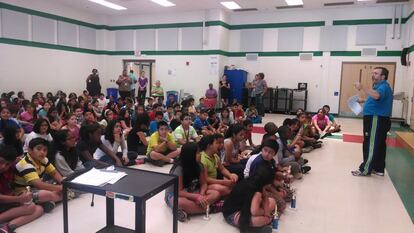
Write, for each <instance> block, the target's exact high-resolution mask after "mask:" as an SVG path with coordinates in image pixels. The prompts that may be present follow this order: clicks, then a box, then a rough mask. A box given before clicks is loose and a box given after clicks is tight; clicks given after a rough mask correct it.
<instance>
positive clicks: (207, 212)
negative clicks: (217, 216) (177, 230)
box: [203, 205, 210, 221]
mask: <svg viewBox="0 0 414 233" xmlns="http://www.w3.org/2000/svg"><path fill="white" fill-rule="evenodd" d="M203 219H204V220H206V221H209V220H210V205H207V208H206V215H204V218H203Z"/></svg>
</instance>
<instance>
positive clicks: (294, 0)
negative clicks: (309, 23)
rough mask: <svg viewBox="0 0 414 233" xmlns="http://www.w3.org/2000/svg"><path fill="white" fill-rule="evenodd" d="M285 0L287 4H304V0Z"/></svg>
mask: <svg viewBox="0 0 414 233" xmlns="http://www.w3.org/2000/svg"><path fill="white" fill-rule="evenodd" d="M285 1H286V4H288V5H289V6H297V5H303V1H302V0H285Z"/></svg>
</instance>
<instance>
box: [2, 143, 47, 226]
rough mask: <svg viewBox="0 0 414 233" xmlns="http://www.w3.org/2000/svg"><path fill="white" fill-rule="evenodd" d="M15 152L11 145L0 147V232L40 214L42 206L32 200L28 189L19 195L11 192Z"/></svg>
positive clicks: (24, 222) (33, 218) (35, 217)
mask: <svg viewBox="0 0 414 233" xmlns="http://www.w3.org/2000/svg"><path fill="white" fill-rule="evenodd" d="M16 157H17V152H16V150H15V149H14V148H12V147H3V148H1V149H0V222H1V223H3V224H0V232H5V233H7V232H14V230H15V229H16V228H17V227H19V226H22V225H24V224H26V223H29V222H31V221H33V220H35V219H37V218H38V217H40V216H42V214H43V208H42V207H41V206H39V205H36V204H34V203H33V202H32V192H30V191H29V190H28V191H26V192H24V193H22V194H21V195H19V196H15V195H14V194H13V190H12V188H11V184H12V182H13V179H14V164H15V160H16Z"/></svg>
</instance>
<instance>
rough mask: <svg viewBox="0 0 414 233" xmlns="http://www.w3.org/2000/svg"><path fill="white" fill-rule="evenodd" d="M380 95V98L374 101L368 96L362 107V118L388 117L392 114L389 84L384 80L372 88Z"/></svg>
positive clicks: (391, 96) (391, 97)
mask: <svg viewBox="0 0 414 233" xmlns="http://www.w3.org/2000/svg"><path fill="white" fill-rule="evenodd" d="M373 89H374V90H375V91H377V92H378V93H379V94H380V98H379V99H377V100H375V99H374V98H372V97H371V96H368V99H367V101H366V102H365V105H364V116H382V117H390V116H391V113H392V101H393V93H392V89H391V87H390V84H388V82H387V81H386V80H383V81H381V82H380V83H377V84H375V85H374V88H373Z"/></svg>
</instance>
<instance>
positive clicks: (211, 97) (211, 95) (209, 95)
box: [204, 83, 218, 109]
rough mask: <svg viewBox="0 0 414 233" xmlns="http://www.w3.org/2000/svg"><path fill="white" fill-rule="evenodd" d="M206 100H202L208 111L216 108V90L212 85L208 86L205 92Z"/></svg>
mask: <svg viewBox="0 0 414 233" xmlns="http://www.w3.org/2000/svg"><path fill="white" fill-rule="evenodd" d="M205 96H206V99H205V100H204V106H206V107H207V108H209V109H212V108H214V107H216V104H217V96H218V95H217V90H216V89H214V87H213V84H212V83H210V84H208V89H207V90H206V94H205Z"/></svg>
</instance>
